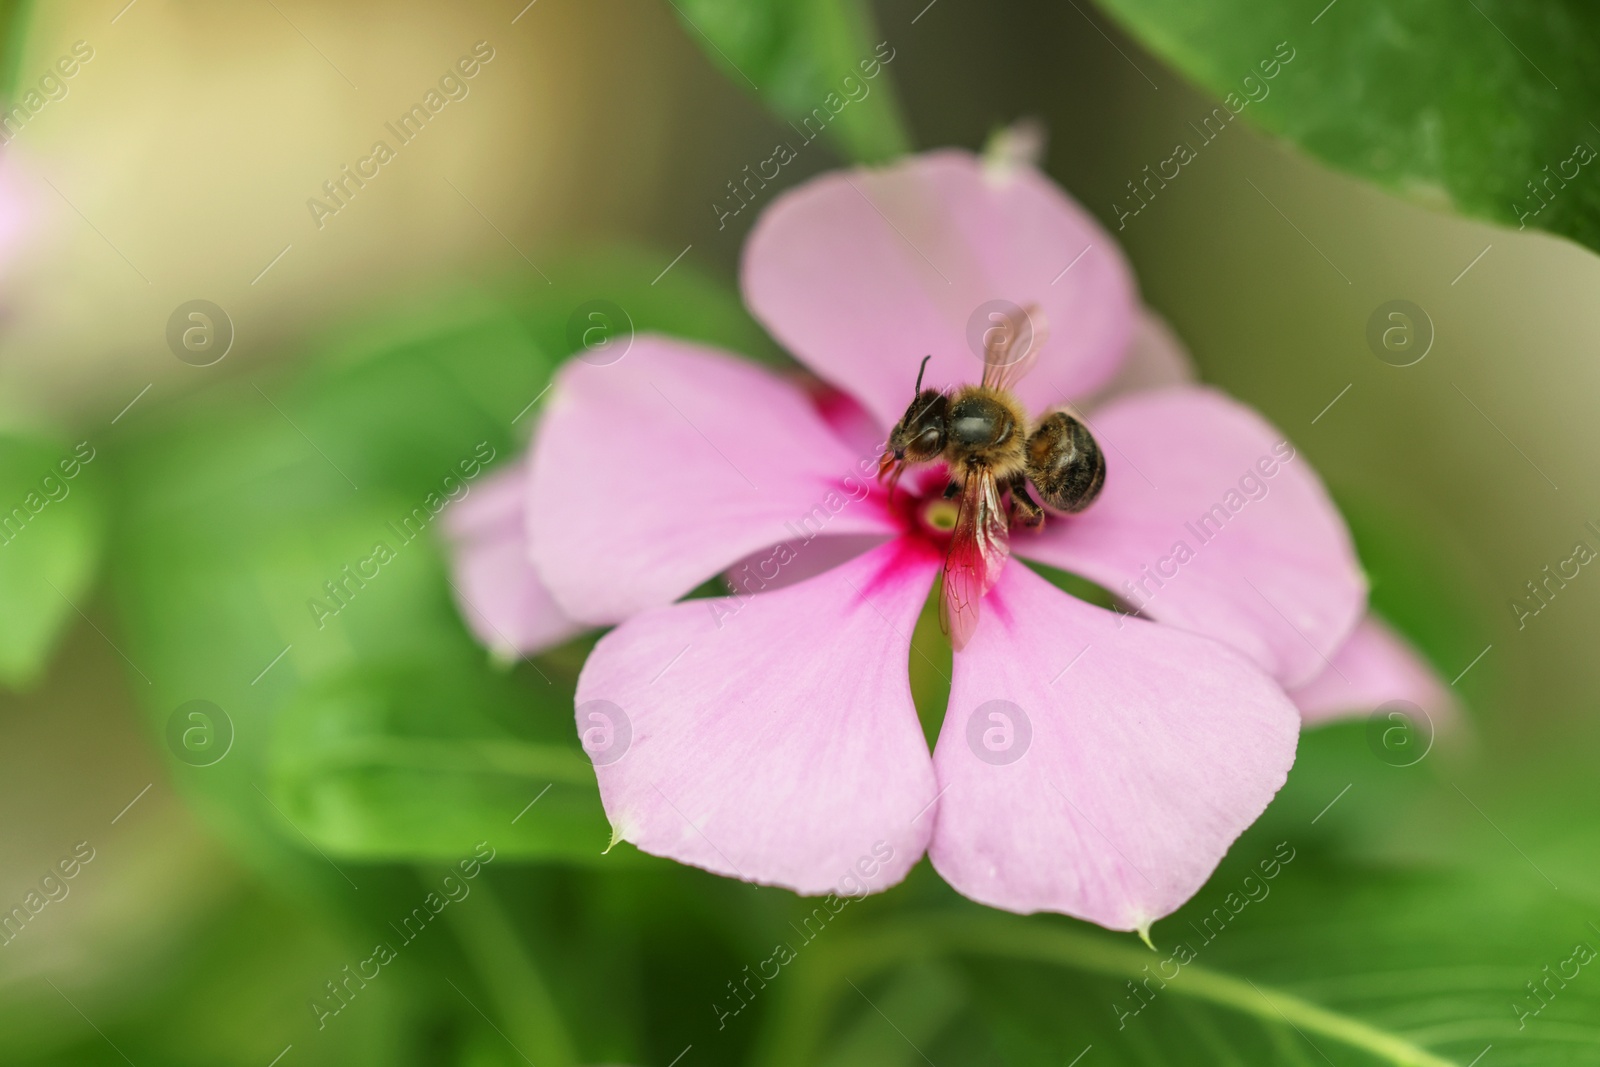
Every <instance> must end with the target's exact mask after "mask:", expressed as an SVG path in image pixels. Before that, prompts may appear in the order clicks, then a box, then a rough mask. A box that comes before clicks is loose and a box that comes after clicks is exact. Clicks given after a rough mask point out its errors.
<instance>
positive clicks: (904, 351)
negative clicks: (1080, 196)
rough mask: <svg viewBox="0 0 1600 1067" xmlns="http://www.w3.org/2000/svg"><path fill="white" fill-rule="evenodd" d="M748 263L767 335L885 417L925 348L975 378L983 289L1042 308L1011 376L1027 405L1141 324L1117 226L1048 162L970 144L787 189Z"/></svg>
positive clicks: (1065, 395) (1072, 388) (1088, 373)
mask: <svg viewBox="0 0 1600 1067" xmlns="http://www.w3.org/2000/svg"><path fill="white" fill-rule="evenodd" d="M1080 256H1081V258H1079V257H1080ZM742 277H743V287H744V294H745V303H746V304H747V305H749V307H750V309H751V310H752V311H753V312H754V313H755V315H756V317H757V318H758V319H760V320H761V321H762V322H763V323H764V324H765V325H766V327H767V329H768V330H769V331H770V332H771V333H772V334H773V336H775V337H777V338H778V340H779V341H781V342H782V343H783V344H784V345H785V346H787V347H788V348H789V350H790V351H791V352H793V353H794V354H795V355H796V356H798V357H799V358H800V359H801V360H803V361H804V362H805V363H806V364H807V365H808V366H810V367H811V369H812V370H814V371H816V372H817V373H818V374H819V375H821V376H822V377H824V378H826V379H828V380H829V381H831V382H833V383H834V384H836V385H838V386H840V387H841V388H843V389H846V390H848V391H849V392H851V393H853V394H854V395H855V396H856V398H857V399H858V400H860V401H861V402H862V403H863V404H865V405H866V406H867V407H868V408H869V409H871V411H872V412H873V414H874V415H876V416H877V418H878V420H879V422H880V423H881V424H882V425H883V426H884V427H888V426H892V425H893V424H894V423H895V421H896V420H898V419H899V418H900V416H901V415H902V414H904V413H905V409H906V405H907V404H909V403H910V402H911V399H912V386H913V385H914V383H915V380H916V376H917V364H918V363H919V361H920V360H921V359H922V357H923V356H924V355H928V354H932V356H933V360H932V362H930V363H929V364H928V371H927V377H926V379H925V383H924V384H926V385H931V386H933V387H935V388H944V387H946V386H950V385H954V384H958V383H970V382H975V381H977V380H978V378H979V376H980V374H981V372H982V370H983V365H982V361H981V355H980V352H981V342H980V343H979V347H974V345H973V344H972V343H971V342H970V341H969V338H968V323H969V320H971V319H972V317H973V316H974V314H975V313H977V312H979V311H980V307H981V305H983V304H985V303H986V302H988V301H992V300H1005V301H1010V302H1011V303H1012V304H1014V305H1016V306H1018V307H1026V306H1027V305H1029V304H1036V305H1037V306H1038V307H1039V309H1040V310H1041V311H1042V312H1043V315H1044V318H1045V320H1046V322H1047V324H1048V327H1049V329H1048V333H1049V338H1048V340H1047V341H1046V342H1045V347H1044V348H1043V349H1042V353H1041V356H1040V362H1039V365H1038V366H1037V367H1036V368H1035V369H1034V371H1033V373H1032V374H1030V375H1028V376H1027V377H1026V378H1025V379H1024V380H1023V381H1022V383H1021V385H1020V386H1018V388H1017V389H1016V392H1017V395H1018V397H1019V398H1020V399H1022V400H1023V402H1024V403H1025V404H1027V405H1028V407H1029V408H1030V410H1034V411H1039V410H1043V409H1044V408H1045V407H1046V406H1048V405H1049V404H1051V403H1055V402H1057V401H1060V400H1064V399H1071V398H1074V397H1078V396H1083V395H1086V394H1088V393H1090V392H1092V391H1093V390H1094V389H1095V388H1096V387H1098V386H1099V385H1101V384H1103V383H1104V382H1105V381H1106V380H1107V379H1109V378H1110V377H1111V375H1112V373H1113V372H1114V371H1115V370H1116V367H1117V363H1118V362H1119V361H1120V360H1121V358H1122V354H1123V352H1124V350H1125V349H1126V348H1127V345H1128V339H1129V336H1130V334H1131V332H1132V329H1133V317H1134V308H1135V290H1134V283H1133V277H1132V274H1131V272H1130V271H1129V269H1128V266H1127V264H1126V262H1125V261H1124V260H1123V258H1122V253H1121V251H1120V250H1119V249H1118V248H1117V245H1116V242H1115V241H1114V240H1112V238H1111V235H1110V234H1108V233H1106V232H1105V230H1103V229H1101V227H1100V225H1099V223H1097V222H1096V221H1095V220H1094V218H1093V217H1092V216H1091V215H1090V214H1089V213H1088V212H1087V211H1085V210H1084V209H1083V208H1081V207H1079V206H1078V205H1077V204H1076V203H1074V202H1073V201H1072V200H1071V199H1069V198H1068V197H1067V196H1066V194H1064V193H1063V192H1062V191H1061V190H1060V188H1058V187H1057V186H1056V185H1055V184H1054V183H1053V182H1051V181H1050V179H1048V178H1046V177H1045V176H1044V175H1043V174H1041V173H1040V172H1039V171H1037V170H1035V169H1033V168H1032V167H1029V166H1018V167H1015V168H1012V169H1011V170H1009V171H1008V172H1007V173H1006V174H1005V175H1004V176H1003V177H997V176H995V175H992V174H989V175H986V174H985V173H984V168H983V165H982V163H981V162H980V161H979V160H978V158H977V157H975V156H973V155H971V154H969V153H966V152H958V151H944V152H933V153H928V154H926V155H920V156H915V157H912V158H910V159H908V160H905V161H904V162H901V163H898V164H896V165H894V166H891V167H888V168H885V169H882V170H867V169H857V170H853V171H837V172H833V173H830V174H826V175H824V176H822V177H820V178H816V179H814V180H812V181H810V182H808V183H806V184H805V185H803V186H801V187H799V188H798V189H795V190H794V191H792V192H789V193H786V194H785V195H783V196H781V197H779V198H778V199H777V200H776V201H775V202H774V203H773V205H772V207H770V208H769V209H768V210H767V211H766V212H765V213H764V214H763V215H762V216H761V219H760V221H759V222H757V224H756V227H755V229H754V231H753V232H752V233H751V235H750V238H749V240H748V242H747V243H746V245H745V253H744V264H743V271H742ZM981 318H982V317H981V315H980V321H981ZM979 333H980V336H981V329H980V330H979Z"/></svg>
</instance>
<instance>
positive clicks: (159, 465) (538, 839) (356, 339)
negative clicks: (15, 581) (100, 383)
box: [117, 249, 761, 888]
mask: <svg viewBox="0 0 1600 1067" xmlns="http://www.w3.org/2000/svg"><path fill="white" fill-rule="evenodd" d="M658 258H660V257H657V256H655V255H652V254H649V253H643V252H635V251H629V250H626V249H607V250H595V251H592V252H588V253H584V254H582V255H578V256H573V257H569V258H568V259H561V258H560V257H555V258H552V260H551V262H550V263H549V269H550V271H551V273H552V276H553V277H555V278H558V279H560V282H558V283H554V284H546V283H544V282H543V280H542V279H540V280H537V281H530V282H529V284H528V286H526V287H514V286H510V285H508V286H506V287H505V288H503V289H502V290H501V291H499V292H485V291H477V290H469V289H461V290H455V291H449V292H446V293H443V294H441V295H439V296H438V297H437V298H435V299H432V300H428V301H423V302H419V303H415V304H412V305H408V306H406V307H404V308H401V309H385V310H384V311H382V312H380V313H378V314H375V315H373V316H371V317H368V318H366V319H364V320H361V321H358V322H355V323H352V324H351V325H350V326H348V327H347V328H344V329H340V330H338V331H336V332H335V333H334V334H332V335H330V336H329V338H328V339H327V340H326V341H325V342H324V343H323V344H321V345H320V346H318V347H317V348H316V349H315V350H314V352H313V355H312V357H311V359H310V362H309V366H308V367H307V368H306V370H304V371H302V372H300V373H298V374H293V375H285V376H280V377H277V378H273V379H265V378H263V379H261V380H259V381H250V382H239V381H235V382H232V383H228V384H224V385H222V386H219V387H217V388H215V389H213V390H210V391H208V392H206V393H202V394H198V395H195V396H193V397H190V398H186V399H185V400H183V401H182V402H181V409H180V408H176V407H175V408H173V409H169V410H168V411H166V412H164V413H163V416H164V417H163V418H161V419H154V420H146V422H145V425H146V426H148V427H151V428H150V429H147V430H146V431H145V432H144V437H143V438H142V439H140V440H136V441H133V442H131V443H130V447H129V449H128V450H127V456H126V458H124V457H122V456H121V453H120V450H119V459H122V460H123V462H124V466H125V470H124V472H123V477H122V478H121V479H120V480H121V482H122V485H121V488H122V490H123V493H124V497H125V500H124V505H123V514H122V529H121V530H120V531H119V536H118V538H117V545H118V550H119V552H120V553H121V554H122V555H121V559H120V566H119V567H118V568H117V576H118V593H119V603H120V606H121V608H122V614H123V619H124V622H125V626H126V629H127V631H128V632H129V647H130V651H131V656H132V659H133V661H134V662H135V663H137V664H139V665H140V667H141V669H142V670H143V671H145V672H146V673H147V674H148V675H149V676H150V678H151V679H152V682H153V685H152V686H151V687H150V696H151V700H150V708H151V712H152V717H153V719H154V725H155V726H156V728H157V729H158V730H161V731H163V734H164V736H165V733H166V724H167V721H168V717H169V716H171V715H173V714H174V712H175V710H176V709H177V708H178V707H179V706H180V705H181V704H183V703H185V702H186V701H190V700H196V699H200V700H208V701H211V702H213V703H215V704H216V705H217V706H218V707H219V708H221V710H222V713H223V714H224V715H225V716H226V717H227V720H228V721H229V722H231V724H232V728H233V733H234V740H233V743H232V744H233V747H232V748H231V749H230V750H228V751H227V753H226V755H225V756H223V757H222V758H221V759H220V760H219V761H217V762H215V763H211V764H206V763H204V762H203V761H201V760H197V759H196V758H195V757H194V755H193V754H191V753H184V752H182V751H180V749H181V745H179V746H178V747H177V748H173V754H174V756H175V757H176V760H175V763H174V772H175V774H176V775H177V777H178V779H179V781H180V782H181V783H183V784H184V785H186V786H188V787H190V788H192V789H193V790H195V795H196V796H197V797H198V798H201V799H202V804H201V806H202V807H203V808H205V809H206V810H207V811H208V812H209V813H210V815H211V816H212V817H213V818H215V819H217V820H218V821H219V822H220V824H221V825H223V826H224V827H225V828H226V829H227V830H228V836H229V837H230V838H231V839H233V840H234V841H236V842H237V843H239V844H241V845H245V843H246V842H248V843H250V844H249V849H248V850H249V853H250V856H251V859H252V861H253V862H256V863H258V864H260V865H262V866H264V867H268V868H275V867H276V866H278V861H279V860H280V859H283V858H284V857H285V854H286V853H290V852H293V853H300V852H301V850H303V849H304V847H305V844H306V842H308V841H309V842H310V843H311V844H313V845H315V846H316V848H317V849H318V850H320V851H322V852H323V853H325V854H326V855H327V856H329V857H332V858H333V860H337V861H340V862H332V861H330V862H326V863H325V862H324V861H323V860H322V859H321V858H320V857H317V856H315V855H311V856H306V855H303V854H302V855H300V857H299V860H298V862H297V867H298V869H300V870H301V871H302V873H303V874H305V875H306V876H307V877H313V878H320V879H322V880H324V881H326V882H328V883H329V884H330V885H331V886H333V887H334V888H337V887H338V886H340V885H342V884H343V883H344V880H345V879H346V878H348V872H346V871H345V870H344V869H343V867H342V866H341V863H342V861H344V860H346V859H359V860H366V861H378V860H406V861H419V860H426V861H450V860H453V859H455V858H457V857H459V856H460V855H462V854H463V853H466V852H470V851H471V849H472V846H473V845H474V843H476V842H478V841H481V840H486V839H487V840H491V841H492V842H494V844H495V847H496V848H498V849H500V851H501V853H502V854H503V855H506V856H509V857H512V858H521V859H538V860H563V861H579V862H583V863H598V862H605V863H606V864H608V865H609V866H612V867H621V866H639V865H642V864H649V863H653V862H655V861H652V860H649V859H648V858H646V857H643V856H642V855H641V854H639V853H637V852H634V851H632V850H617V851H615V852H613V853H612V854H610V855H609V856H605V857H604V859H602V854H603V850H604V849H605V847H606V845H607V843H608V841H609V836H610V835H609V828H608V826H607V824H606V820H605V817H604V814H603V812H602V811H601V808H600V803H599V796H598V791H597V789H596V785H595V781H594V772H593V769H592V768H591V766H590V765H589V761H588V759H587V757H586V756H585V755H584V754H583V751H582V749H581V748H580V747H579V744H578V738H577V735H576V730H575V727H574V723H573V718H572V714H573V713H572V694H573V687H574V684H575V678H576V668H577V667H578V666H579V665H580V663H581V660H579V659H577V658H576V657H574V656H571V655H567V654H566V653H565V651H564V650H556V651H557V653H558V654H556V655H552V656H551V657H549V658H548V659H545V660H542V661H535V662H533V663H530V664H526V665H522V666H519V667H517V668H515V669H514V670H510V671H505V670H501V669H498V668H496V667H495V666H494V665H493V664H492V663H491V662H490V659H489V656H488V653H487V652H486V651H485V650H484V649H482V648H481V647H479V646H478V645H477V644H476V642H475V641H474V640H473V639H472V637H471V636H470V635H469V634H468V633H467V631H466V629H465V628H464V626H463V624H462V621H461V619H460V617H459V614H458V612H457V609H456V606H455V603H454V599H453V596H452V591H451V587H450V584H449V578H448V567H447V562H446V553H445V548H444V545H443V543H442V540H441V538H440V536H439V534H440V524H441V522H442V519H441V518H439V517H438V513H439V509H440V508H442V507H443V506H444V503H445V501H446V500H447V499H448V498H449V497H450V496H451V495H452V493H453V494H455V495H457V496H459V495H461V494H462V493H468V494H470V493H471V492H472V491H473V489H474V488H475V486H476V485H477V483H478V480H479V479H481V478H483V477H485V476H486V472H487V470H488V469H491V468H493V467H497V466H499V465H501V464H504V463H508V462H512V461H514V460H515V459H516V457H517V454H518V453H519V452H520V451H521V450H522V448H523V447H524V446H523V441H524V440H525V438H526V435H527V433H528V431H529V430H530V428H531V426H532V424H533V423H534V422H535V421H536V419H537V409H536V404H535V402H536V401H537V400H538V398H539V397H540V396H541V395H542V394H543V392H544V390H545V388H546V386H547V385H548V383H549V379H550V374H551V372H552V371H553V369H554V367H555V365H556V362H557V359H556V357H559V356H562V355H565V354H566V352H567V350H568V346H567V344H566V340H567V339H568V338H571V337H581V333H582V329H581V328H579V329H578V330H576V331H574V330H572V329H569V326H570V324H571V323H572V321H573V316H574V312H575V311H576V310H579V309H581V308H582V307H583V305H584V304H586V303H587V302H590V301H593V300H606V301H610V302H611V303H612V304H613V305H615V306H619V307H622V308H624V309H627V313H626V316H625V317H626V318H627V320H628V321H629V322H631V323H632V328H633V329H635V330H639V331H643V330H651V329H662V328H670V329H673V330H674V331H675V332H679V333H683V334H687V335H689V336H697V337H700V338H702V339H706V340H711V341H714V342H716V343H720V344H723V345H725V346H727V347H732V348H736V349H737V348H741V347H744V346H746V345H747V344H748V345H749V346H750V347H752V348H755V349H756V350H757V351H761V349H760V346H759V344H758V343H756V342H757V341H758V339H759V331H758V330H756V328H755V327H754V324H753V323H751V322H750V320H749V318H748V316H747V315H746V314H745V313H744V311H743V309H742V308H741V307H740V306H739V303H738V301H737V299H735V298H733V297H731V296H730V295H729V294H727V293H726V291H725V290H723V289H721V288H720V287H717V286H715V285H714V284H713V283H710V282H708V281H707V280H706V279H704V278H702V277H699V276H697V275H696V274H695V273H694V271H693V270H692V269H690V268H689V267H688V265H685V264H680V265H679V267H678V268H677V269H676V270H674V271H673V272H672V274H671V275H669V276H668V277H666V278H661V279H660V280H659V284H655V282H656V279H657V278H658V277H659V275H660V272H661V268H660V266H659V265H658V264H657V263H656V260H657V259H658ZM666 258H670V257H666ZM665 261H666V259H662V262H665ZM580 322H581V320H580ZM533 334H537V335H538V336H539V337H541V338H543V339H546V340H547V342H548V343H550V344H552V345H555V346H556V348H555V356H552V355H551V354H549V353H547V352H546V351H544V350H543V349H541V347H540V345H539V344H538V343H537V342H536V341H535V340H534V339H533V336H531V335H533ZM167 744H168V747H169V748H171V747H173V746H174V745H177V742H175V741H173V740H172V739H171V738H170V737H168V739H167ZM355 881H357V882H359V881H360V879H359V878H357V879H355Z"/></svg>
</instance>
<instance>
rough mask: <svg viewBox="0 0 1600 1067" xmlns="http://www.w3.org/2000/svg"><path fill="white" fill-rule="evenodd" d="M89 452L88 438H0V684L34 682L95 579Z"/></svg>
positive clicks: (94, 476) (95, 493)
mask: <svg viewBox="0 0 1600 1067" xmlns="http://www.w3.org/2000/svg"><path fill="white" fill-rule="evenodd" d="M95 456H96V451H95V448H94V445H93V444H91V443H90V442H88V441H83V442H80V443H79V444H77V445H76V446H70V445H58V444H55V443H53V442H47V441H41V440H37V439H32V438H24V437H0V604H4V605H5V610H4V611H3V612H0V685H4V686H6V687H8V688H12V689H18V688H23V687H26V686H29V685H32V684H33V683H34V682H35V681H37V680H38V678H39V675H40V674H41V672H43V670H44V668H45V664H46V663H47V661H48V658H49V655H50V651H51V649H52V648H53V647H54V645H55V643H56V640H57V639H58V638H59V637H60V636H61V634H62V632H63V631H64V630H65V629H66V628H67V626H68V625H69V624H70V623H71V622H72V621H73V620H75V619H76V618H77V617H78V614H77V607H78V606H81V604H82V601H83V598H84V597H85V595H86V594H87V593H88V592H89V588H90V585H91V583H92V582H93V580H94V575H95V570H96V568H97V566H98V564H99V561H100V554H101V551H102V550H103V548H104V545H105V506H104V500H103V499H102V490H101V487H100V482H99V477H98V475H99V468H98V467H94V466H92V464H93V463H94V459H95ZM103 465H104V464H103V463H102V464H101V466H103Z"/></svg>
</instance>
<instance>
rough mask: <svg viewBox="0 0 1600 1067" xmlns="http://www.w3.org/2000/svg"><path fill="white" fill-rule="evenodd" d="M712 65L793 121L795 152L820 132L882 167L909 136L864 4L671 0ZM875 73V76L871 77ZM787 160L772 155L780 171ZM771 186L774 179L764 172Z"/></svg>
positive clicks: (889, 52) (887, 58) (883, 48)
mask: <svg viewBox="0 0 1600 1067" xmlns="http://www.w3.org/2000/svg"><path fill="white" fill-rule="evenodd" d="M668 2H669V3H671V4H672V8H673V10H674V11H676V12H677V14H678V19H679V21H680V22H682V23H683V25H684V29H685V32H687V33H688V34H689V36H690V37H692V38H693V39H694V40H695V42H696V43H698V44H699V45H701V47H703V48H705V49H706V53H707V55H709V56H710V57H711V60H712V62H714V63H716V64H717V66H719V67H720V68H721V69H722V71H723V73H725V74H726V75H727V76H728V77H729V78H730V79H732V80H733V81H734V82H735V83H737V84H739V85H741V86H743V87H744V88H746V89H748V90H749V91H750V92H752V93H754V94H755V95H756V96H757V98H759V99H760V100H761V101H762V102H763V103H765V104H766V105H767V107H769V108H771V109H772V111H774V112H775V113H777V115H778V116H779V117H780V118H782V119H784V120H785V121H787V122H788V123H790V125H791V127H792V128H794V131H795V138H794V139H790V138H787V137H786V138H785V143H786V144H787V145H788V147H789V149H790V151H791V152H796V153H798V152H799V151H801V150H802V149H803V148H804V146H805V143H806V142H808V141H810V140H813V139H814V138H816V137H819V136H821V135H822V134H823V133H824V132H826V133H827V134H828V136H829V137H830V138H831V139H832V140H833V142H834V143H835V144H836V145H837V146H838V148H839V149H840V150H841V151H842V152H843V153H844V154H845V155H846V156H847V157H849V158H850V159H853V160H855V161H857V162H861V163H882V162H885V161H887V160H890V159H893V158H894V157H895V156H899V155H903V154H905V153H906V152H908V151H910V150H911V138H910V136H909V135H908V134H907V132H906V128H905V120H904V119H903V117H902V116H901V113H900V105H899V103H898V101H897V100H896V98H895V93H894V87H893V84H892V83H891V81H890V80H889V78H888V77H887V76H886V72H885V70H884V69H883V68H884V66H885V65H887V64H891V63H893V61H894V56H895V52H894V49H893V48H891V47H889V46H888V44H887V43H879V42H878V41H877V40H876V37H877V34H876V31H875V29H874V27H873V25H872V16H871V13H870V11H869V10H868V8H867V6H866V4H864V3H862V2H860V0H668ZM869 72H870V73H869ZM785 162H787V160H784V159H774V165H775V167H776V166H782V165H783V163H785ZM767 177H768V178H769V180H770V177H771V176H770V175H769V176H767Z"/></svg>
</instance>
